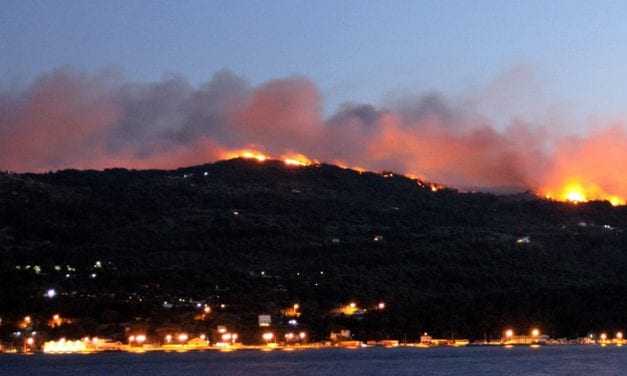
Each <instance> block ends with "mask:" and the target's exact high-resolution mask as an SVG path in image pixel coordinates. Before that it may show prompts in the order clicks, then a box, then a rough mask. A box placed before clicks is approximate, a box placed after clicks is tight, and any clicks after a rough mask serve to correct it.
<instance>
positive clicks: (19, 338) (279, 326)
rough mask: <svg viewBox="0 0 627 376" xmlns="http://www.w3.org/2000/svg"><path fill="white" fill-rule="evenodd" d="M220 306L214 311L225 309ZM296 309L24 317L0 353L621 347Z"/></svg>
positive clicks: (535, 333) (6, 325)
mask: <svg viewBox="0 0 627 376" xmlns="http://www.w3.org/2000/svg"><path fill="white" fill-rule="evenodd" d="M55 294H56V292H54V291H48V292H47V294H46V295H47V297H48V298H54V297H55ZM225 308H226V306H225V305H221V306H219V307H217V309H218V310H219V309H225ZM386 308H387V306H386V303H385V302H378V303H377V304H376V305H374V306H373V307H371V308H366V307H362V306H359V305H358V304H357V303H356V302H349V303H347V304H345V305H342V306H339V307H337V308H336V309H334V310H333V311H332V312H331V313H330V314H333V315H337V316H341V317H344V318H353V319H357V320H359V319H361V318H362V317H363V315H365V314H367V312H368V310H369V309H371V310H373V311H378V313H379V314H381V313H382V312H383V311H385V310H386ZM212 316H214V308H213V307H211V306H209V305H206V304H205V305H202V304H197V311H196V314H195V315H194V320H195V321H199V322H207V321H209V322H211V323H212V324H215V320H212ZM301 316H302V310H301V306H300V304H299V303H294V304H293V305H291V306H289V307H285V308H284V309H282V310H281V313H280V315H279V317H278V318H277V319H276V320H275V321H273V316H272V315H269V314H260V315H257V325H256V326H257V328H256V329H253V330H252V331H250V330H249V332H248V333H247V334H246V336H245V338H243V336H241V335H240V333H239V332H238V328H236V327H233V326H230V325H225V324H221V325H214V326H205V327H204V328H205V330H204V331H199V330H196V331H186V330H184V329H182V328H183V327H184V326H183V325H180V326H175V325H169V326H162V327H149V326H146V325H145V324H140V325H133V324H127V325H126V326H124V330H123V333H119V334H118V335H115V336H114V338H108V337H106V336H100V335H85V336H82V337H77V336H76V335H74V336H72V335H69V334H70V333H71V332H72V331H71V330H70V331H69V332H68V331H65V333H67V334H68V335H64V336H60V337H57V336H55V334H57V335H58V333H63V332H64V331H63V330H62V329H63V328H64V327H69V328H71V327H72V325H73V324H74V323H75V321H77V320H76V319H75V318H69V317H65V316H62V315H61V314H58V313H57V314H53V315H52V316H51V317H49V318H48V320H45V318H43V317H35V316H32V315H28V316H24V317H22V318H21V319H20V320H18V321H10V320H0V328H2V329H3V332H6V329H10V331H11V333H10V338H6V336H5V338H3V340H2V342H0V353H9V354H32V353H45V354H72V353H81V354H89V353H98V352H106V351H124V352H132V353H143V352H149V351H166V352H168V351H173V352H185V351H204V350H217V351H224V352H228V351H236V350H260V351H273V350H283V351H294V350H305V349H329V348H343V349H358V348H369V347H382V348H397V347H409V348H434V347H464V346H502V347H504V348H511V347H514V346H529V347H532V348H538V347H540V346H556V345H598V346H602V347H605V346H618V347H621V346H623V344H624V339H623V333H622V332H621V331H618V332H616V333H613V334H609V333H608V332H601V333H598V334H594V333H591V334H589V335H588V336H585V337H579V338H572V339H567V338H558V339H555V338H550V337H549V336H548V335H546V334H543V333H542V331H541V330H540V329H539V328H536V327H534V328H531V329H530V330H529V332H528V333H525V334H519V333H517V332H516V331H515V330H514V329H513V328H507V329H505V330H503V332H502V335H501V337H500V338H493V339H488V338H486V339H483V340H475V341H472V342H471V341H470V340H468V339H461V338H433V337H432V336H431V335H429V334H428V333H426V332H424V333H422V334H421V335H420V336H419V337H418V338H419V339H418V340H417V341H411V340H407V339H403V340H399V339H391V338H385V339H376V340H373V339H371V340H368V339H361V338H357V337H356V336H354V335H353V333H352V332H351V330H350V329H347V328H341V329H336V330H333V331H330V332H329V333H325V334H326V335H324V334H322V335H321V333H311V332H310V331H308V330H307V329H305V328H303V327H301V326H300V325H299V320H300V318H301Z"/></svg>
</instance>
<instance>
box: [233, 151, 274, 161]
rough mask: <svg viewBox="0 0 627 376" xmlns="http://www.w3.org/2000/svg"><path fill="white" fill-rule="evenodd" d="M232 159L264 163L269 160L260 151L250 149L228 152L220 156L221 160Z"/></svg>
mask: <svg viewBox="0 0 627 376" xmlns="http://www.w3.org/2000/svg"><path fill="white" fill-rule="evenodd" d="M234 158H244V159H255V160H257V161H259V162H265V161H266V160H268V159H270V157H269V156H268V155H267V154H264V153H262V152H260V151H257V150H252V149H242V150H233V151H228V152H225V153H223V154H222V158H221V159H234Z"/></svg>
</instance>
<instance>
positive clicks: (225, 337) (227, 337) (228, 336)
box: [222, 333, 233, 342]
mask: <svg viewBox="0 0 627 376" xmlns="http://www.w3.org/2000/svg"><path fill="white" fill-rule="evenodd" d="M231 338H233V337H232V336H231V333H224V334H223V335H222V341H223V342H228V341H230V340H231Z"/></svg>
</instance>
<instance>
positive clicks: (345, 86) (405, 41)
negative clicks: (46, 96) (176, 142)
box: [0, 0, 627, 117]
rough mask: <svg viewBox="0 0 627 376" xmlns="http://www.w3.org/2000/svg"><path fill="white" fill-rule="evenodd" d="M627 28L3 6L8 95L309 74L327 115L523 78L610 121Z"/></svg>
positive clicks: (132, 4)
mask: <svg viewBox="0 0 627 376" xmlns="http://www.w3.org/2000/svg"><path fill="white" fill-rule="evenodd" d="M338 4H339V5H338ZM392 5H393V6H392ZM626 16H627V7H625V6H624V4H621V3H620V2H611V1H608V2H606V1H603V2H600V1H597V2H590V1H552V2H548V1H520V2H514V1H404V2H395V3H393V4H391V3H390V2H384V1H381V2H364V1H342V2H337V1H326V0H325V1H185V2H180V1H172V2H166V1H102V2H96V1H23V0H7V1H4V2H3V5H2V10H1V11H0V24H1V25H2V31H1V32H0V51H1V52H0V54H1V56H2V59H0V74H1V76H2V83H3V84H4V85H9V86H11V85H13V86H15V85H18V86H19V85H23V84H25V83H27V82H29V81H30V80H31V79H32V78H34V77H36V76H37V75H38V74H40V73H42V72H46V71H49V70H51V69H54V68H57V67H59V66H67V65H69V66H71V67H74V68H76V69H79V70H81V71H86V72H94V71H99V70H101V69H115V70H119V71H121V72H122V73H123V74H124V75H125V76H126V77H127V78H128V79H130V80H140V81H148V80H157V79H159V78H161V77H162V75H163V74H164V73H168V72H172V73H176V74H180V75H182V76H184V77H186V78H187V79H189V80H190V81H191V82H192V83H201V82H205V81H206V80H207V79H208V78H209V77H211V75H212V74H213V73H215V72H216V71H218V70H220V69H223V68H227V69H230V70H232V71H233V72H234V73H236V74H238V75H241V76H243V77H245V78H246V79H247V80H249V81H250V82H251V83H253V84H257V83H260V82H263V81H266V80H268V79H272V78H279V77H286V76H290V75H294V74H295V75H304V76H306V77H308V78H309V79H311V80H312V81H314V82H315V83H316V85H318V87H319V89H320V90H321V92H322V95H323V97H324V101H325V102H324V107H325V113H330V112H332V111H334V110H335V108H336V107H337V105H338V104H339V103H342V102H345V101H352V102H373V103H381V102H384V101H385V99H386V97H387V96H389V95H396V94H397V93H399V92H400V93H407V92H409V93H422V92H425V91H430V90H437V91H442V92H445V93H448V94H449V95H464V93H465V92H467V91H473V90H475V89H476V88H478V87H485V86H487V85H490V84H491V82H492V81H494V80H498V79H499V78H500V77H502V76H503V75H507V74H508V72H511V71H512V70H516V69H523V70H524V71H525V72H526V74H529V75H531V76H532V77H533V79H534V80H535V81H534V82H535V83H534V85H536V86H533V87H532V88H531V89H530V88H529V87H528V86H525V90H527V92H526V94H528V95H530V96H531V97H536V96H539V97H541V98H542V100H543V102H541V104H543V105H547V106H551V105H558V106H565V107H571V108H572V110H571V112H570V113H571V114H572V113H575V112H576V114H577V116H578V117H579V116H581V115H595V114H596V115H603V116H613V115H618V114H622V113H624V106H625V104H626V103H627V94H626V93H625V91H624V88H623V82H625V81H626V80H627V66H626V65H625V64H624V60H625V58H626V57H627V50H626V48H627V47H625V44H624V36H625V35H627V26H625V22H624V20H625V19H627V17H626ZM521 67H522V68H521ZM519 79H520V78H519ZM522 80H523V81H525V80H526V78H523V79H522ZM523 83H524V82H523ZM520 84H522V83H521V82H518V83H514V87H515V85H520ZM538 91H540V93H538ZM536 99H537V98H536ZM575 109H576V110H575Z"/></svg>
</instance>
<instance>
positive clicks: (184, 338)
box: [177, 333, 189, 342]
mask: <svg viewBox="0 0 627 376" xmlns="http://www.w3.org/2000/svg"><path fill="white" fill-rule="evenodd" d="M188 338H189V336H188V335H187V334H186V333H181V334H179V335H178V337H177V339H178V340H179V342H185V341H187V339H188Z"/></svg>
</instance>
